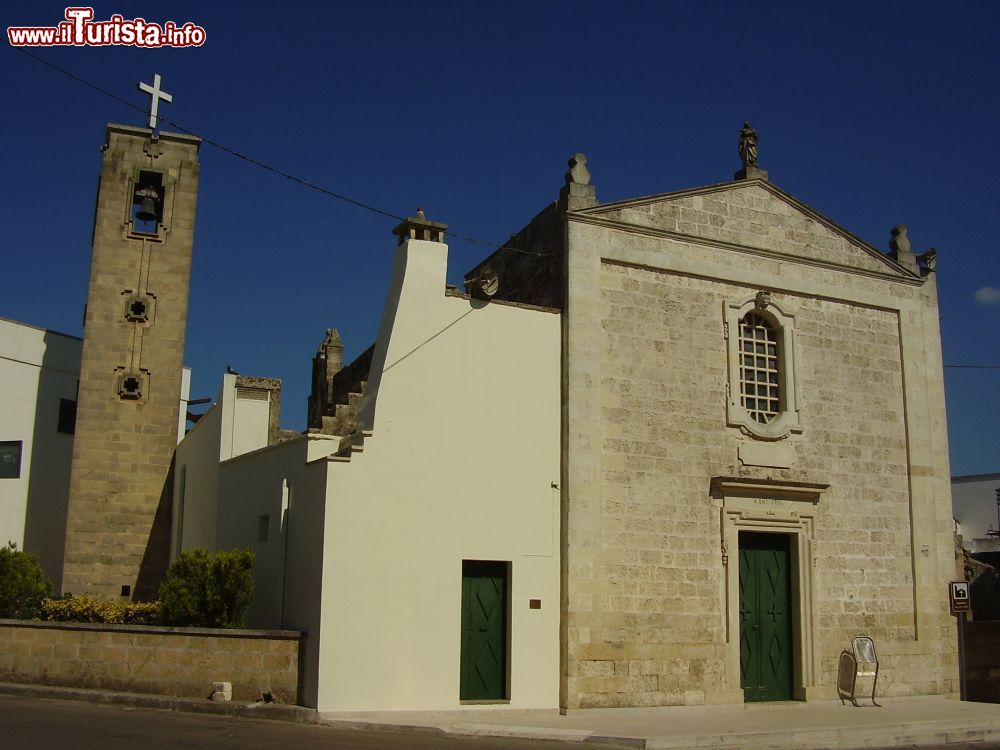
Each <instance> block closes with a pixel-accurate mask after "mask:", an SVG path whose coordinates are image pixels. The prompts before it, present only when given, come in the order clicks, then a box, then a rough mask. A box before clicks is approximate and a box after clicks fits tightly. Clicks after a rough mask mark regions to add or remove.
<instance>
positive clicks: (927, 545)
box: [476, 155, 960, 707]
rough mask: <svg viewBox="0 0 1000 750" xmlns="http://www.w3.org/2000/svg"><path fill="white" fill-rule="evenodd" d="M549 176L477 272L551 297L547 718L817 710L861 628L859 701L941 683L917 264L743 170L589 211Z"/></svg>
mask: <svg viewBox="0 0 1000 750" xmlns="http://www.w3.org/2000/svg"><path fill="white" fill-rule="evenodd" d="M570 165H571V170H570V172H569V173H568V174H567V185H566V188H565V189H564V190H563V194H562V198H561V200H560V202H559V203H558V204H554V205H553V206H551V207H550V208H548V209H546V210H545V211H543V212H542V213H541V214H540V215H539V216H538V217H536V219H535V220H534V221H533V222H532V224H531V225H529V226H528V227H526V228H525V229H524V230H522V231H521V232H520V233H518V234H516V235H515V236H514V237H512V239H511V240H510V243H509V244H510V245H511V246H513V247H515V248H518V249H521V250H524V249H527V250H528V251H533V252H534V253H535V255H530V254H527V253H523V252H522V253H514V252H505V251H503V250H501V251H498V252H497V253H496V254H495V255H494V257H493V258H491V259H488V260H487V261H486V263H487V264H490V265H491V266H492V267H493V268H494V270H495V271H496V272H497V273H498V275H499V277H500V279H501V280H502V281H501V284H502V285H503V282H504V281H506V282H507V283H506V289H507V294H508V296H509V297H510V298H512V299H516V300H518V301H522V302H532V301H541V300H546V301H548V302H549V303H550V304H551V303H555V304H558V305H559V306H560V307H562V309H563V326H562V351H563V370H562V388H563V390H562V452H563V453H562V455H563V461H562V487H563V497H562V509H563V512H562V530H561V533H562V540H563V543H562V554H563V560H562V571H563V579H562V580H563V592H562V595H563V612H562V625H561V628H562V629H561V638H562V646H563V650H564V661H563V664H562V670H563V671H562V683H561V690H562V694H561V698H560V703H561V705H563V706H566V707H588V706H636V705H664V704H690V703H715V702H731V701H743V700H747V701H753V700H790V699H795V700H807V699H812V698H834V697H836V695H837V693H836V684H837V669H838V659H839V657H840V654H841V652H842V651H843V650H844V649H845V648H848V644H849V643H850V641H851V638H852V636H855V635H859V634H867V635H870V636H871V637H873V638H874V640H875V642H876V644H877V647H878V653H879V656H880V658H881V660H882V671H881V672H880V677H879V691H880V693H883V694H889V695H913V694H931V693H949V692H954V691H955V690H956V685H957V682H956V680H957V665H956V644H955V626H954V622H953V618H952V617H950V615H949V614H948V608H947V600H946V596H945V594H946V585H947V582H948V581H949V580H951V579H954V578H955V577H956V573H957V571H956V564H955V547H954V537H953V524H952V512H951V495H950V487H949V469H948V467H949V462H948V448H947V435H946V429H945V409H944V388H943V377H942V372H943V370H942V361H941V347H940V334H939V329H938V307H937V295H936V288H935V275H934V273H933V266H934V263H935V258H934V255H935V254H934V253H933V252H928V253H925V254H921V255H916V254H914V253H913V252H912V249H911V248H910V246H909V241H908V239H907V236H906V228H905V227H902V226H899V227H896V228H895V229H893V231H892V239H891V242H890V246H891V250H890V252H889V253H887V254H885V253H882V252H880V251H878V250H877V249H875V248H873V247H871V246H869V245H868V244H866V243H865V242H864V241H862V240H860V239H859V238H857V237H855V236H853V235H852V234H851V233H850V232H848V231H847V230H845V229H843V228H841V227H839V226H837V225H836V224H835V223H833V222H832V221H830V220H829V219H827V218H825V217H823V216H822V215H821V214H819V213H817V212H816V211H814V210H813V209H811V208H809V207H808V206H806V205H804V204H803V203H801V202H800V201H798V200H796V199H795V198H794V197H792V196H791V195H789V194H787V193H785V192H784V191H782V190H781V189H779V188H777V187H775V186H774V185H773V184H771V183H770V182H769V181H768V178H767V173H766V172H764V171H763V170H761V169H760V168H759V167H757V166H756V165H755V164H753V163H745V166H744V169H743V170H741V171H740V172H739V173H737V175H736V179H735V180H734V181H732V182H726V183H722V184H716V185H711V186H708V187H704V188H698V189H693V190H685V191H680V192H675V193H668V194H664V195H654V196H650V197H645V198H639V199H634V200H625V201H618V202H615V203H608V204H603V205H601V204H598V203H597V200H596V196H595V191H594V189H593V187H592V186H591V185H589V173H588V172H587V169H586V166H585V159H583V158H582V157H581V156H580V155H578V156H577V157H575V158H574V159H573V160H571V161H570ZM546 255H548V257H545V256H546ZM481 268H482V267H480V268H479V269H476V272H479V271H481ZM502 288H503V287H502ZM500 294H501V295H503V294H504V292H503V291H501V293H500ZM554 294H555V295H559V297H558V298H555V299H553V295H554ZM957 577H960V576H957Z"/></svg>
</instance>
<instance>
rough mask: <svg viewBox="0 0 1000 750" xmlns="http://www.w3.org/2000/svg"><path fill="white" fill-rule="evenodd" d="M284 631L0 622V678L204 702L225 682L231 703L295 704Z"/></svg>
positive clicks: (289, 635)
mask: <svg viewBox="0 0 1000 750" xmlns="http://www.w3.org/2000/svg"><path fill="white" fill-rule="evenodd" d="M300 638H301V634H299V633H297V632H292V631H254V630H216V629H207V628H205V629H203V628H165V627H137V626H129V625H88V624H71V623H43V622H24V621H20V620H0V681H3V682H27V683H33V684H41V685H60V686H63V687H79V688H95V689H101V690H118V691H125V692H132V693H148V694H154V695H167V696H174V697H187V698H207V697H208V696H209V695H210V694H211V692H212V683H213V682H219V681H223V682H231V683H232V685H233V700H239V701H258V700H261V694H262V693H263V692H270V693H271V694H272V696H273V697H274V699H275V700H276V701H278V702H280V703H289V704H295V703H297V701H298V667H299V640H300Z"/></svg>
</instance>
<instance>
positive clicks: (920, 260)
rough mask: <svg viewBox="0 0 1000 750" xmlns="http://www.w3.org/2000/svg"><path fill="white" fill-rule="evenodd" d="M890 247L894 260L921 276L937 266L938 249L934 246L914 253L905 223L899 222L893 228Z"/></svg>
mask: <svg viewBox="0 0 1000 750" xmlns="http://www.w3.org/2000/svg"><path fill="white" fill-rule="evenodd" d="M889 248H890V253H889V255H890V256H891V257H892V259H893V260H895V261H896V262H897V263H899V265H901V266H903V267H904V268H907V269H909V270H910V271H913V272H914V273H917V274H920V275H921V276H926V275H927V274H929V273H931V272H932V271H933V270H934V269H935V268H936V267H937V249H936V248H933V247H932V248H930V249H929V250H927V251H925V252H922V253H919V254H916V253H914V252H913V246H912V245H911V244H910V237H909V235H908V234H907V227H906V225H905V224H897V225H896V226H894V227H893V228H892V231H891V233H890V238H889Z"/></svg>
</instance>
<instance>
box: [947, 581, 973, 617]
mask: <svg viewBox="0 0 1000 750" xmlns="http://www.w3.org/2000/svg"><path fill="white" fill-rule="evenodd" d="M948 605H949V606H950V607H951V613H952V614H953V615H955V614H958V613H959V612H968V611H969V609H970V607H969V584H968V583H966V582H965V581H952V582H951V583H949V584H948Z"/></svg>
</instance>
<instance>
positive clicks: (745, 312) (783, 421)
mask: <svg viewBox="0 0 1000 750" xmlns="http://www.w3.org/2000/svg"><path fill="white" fill-rule="evenodd" d="M725 315H726V335H727V339H728V350H729V388H728V391H729V399H728V400H729V408H728V410H727V411H728V414H727V416H728V422H729V424H730V425H731V426H734V427H741V428H743V429H744V431H745V432H747V433H748V434H750V435H752V436H755V437H759V438H764V439H772V440H774V439H778V438H781V437H784V436H785V435H787V434H788V433H789V432H790V431H795V432H799V431H801V430H800V428H799V414H798V410H797V408H796V399H795V381H794V350H793V333H794V323H795V319H794V317H793V316H792V315H789V314H787V313H784V312H783V311H782V310H781V309H780V308H778V306H777V305H775V304H774V303H773V302H771V300H770V295H767V294H764V293H762V294H758V295H757V296H756V297H755V298H754V299H751V300H748V301H746V302H743V303H727V304H726V308H725Z"/></svg>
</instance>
